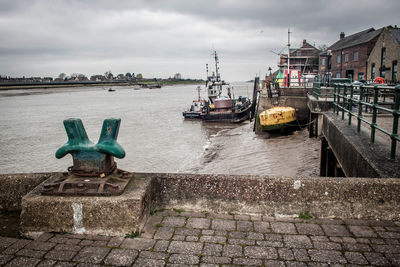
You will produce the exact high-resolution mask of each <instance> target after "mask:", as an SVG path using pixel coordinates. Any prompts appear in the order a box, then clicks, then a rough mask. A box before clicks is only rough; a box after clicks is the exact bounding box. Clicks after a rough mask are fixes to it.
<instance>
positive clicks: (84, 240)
mask: <svg viewBox="0 0 400 267" xmlns="http://www.w3.org/2000/svg"><path fill="white" fill-rule="evenodd" d="M93 243H94V240H87V239H83V240H81V242H79V245H81V246H91V245H92V244H93Z"/></svg>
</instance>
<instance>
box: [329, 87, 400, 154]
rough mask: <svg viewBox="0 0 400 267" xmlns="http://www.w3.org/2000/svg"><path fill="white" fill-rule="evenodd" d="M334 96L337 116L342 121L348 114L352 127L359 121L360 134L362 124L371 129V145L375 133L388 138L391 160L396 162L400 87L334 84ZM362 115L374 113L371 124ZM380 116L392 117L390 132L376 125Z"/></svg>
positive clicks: (334, 108) (334, 109)
mask: <svg viewBox="0 0 400 267" xmlns="http://www.w3.org/2000/svg"><path fill="white" fill-rule="evenodd" d="M333 97H334V100H333V112H334V113H336V114H337V115H338V116H339V113H340V112H341V117H342V120H344V119H345V114H347V116H348V122H349V125H351V121H352V118H353V117H354V118H356V119H357V132H360V131H361V123H362V122H364V123H366V124H367V125H369V126H370V131H371V143H374V142H375V134H376V130H379V131H380V132H382V133H384V134H385V135H387V136H389V137H390V139H391V150H390V158H391V159H395V157H396V146H397V142H399V141H400V138H399V135H398V126H399V116H400V110H399V106H400V84H398V85H396V86H379V85H375V86H364V85H362V86H354V85H350V84H342V83H340V84H334V93H333ZM389 107H390V108H389ZM363 112H364V115H365V113H368V114H371V115H372V121H369V120H367V119H366V118H365V116H363ZM378 113H386V114H392V115H393V124H392V131H391V132H389V131H388V130H385V129H383V128H382V127H381V126H379V125H378V124H377V117H378Z"/></svg>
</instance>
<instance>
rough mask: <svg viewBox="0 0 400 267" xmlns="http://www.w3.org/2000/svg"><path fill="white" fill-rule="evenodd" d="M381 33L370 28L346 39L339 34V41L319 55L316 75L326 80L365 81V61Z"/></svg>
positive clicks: (342, 34) (380, 30)
mask: <svg viewBox="0 0 400 267" xmlns="http://www.w3.org/2000/svg"><path fill="white" fill-rule="evenodd" d="M381 32H382V29H378V30H375V29H374V28H370V29H367V30H364V31H361V32H358V33H355V34H352V35H349V36H347V37H345V34H344V32H342V33H340V40H339V41H337V42H336V43H334V44H333V45H331V46H330V47H328V49H327V51H324V52H323V53H321V54H320V55H319V63H320V64H319V71H318V73H319V74H320V75H321V76H322V77H323V78H328V79H329V78H330V77H333V78H351V79H353V80H365V79H366V73H367V60H368V57H369V55H370V53H371V51H372V49H373V47H374V45H375V43H376V41H377V39H378V37H379V35H380V33H381ZM327 76H328V77H327Z"/></svg>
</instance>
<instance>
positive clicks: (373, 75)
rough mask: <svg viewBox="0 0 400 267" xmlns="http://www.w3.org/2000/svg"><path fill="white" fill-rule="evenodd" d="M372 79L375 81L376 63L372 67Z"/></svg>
mask: <svg viewBox="0 0 400 267" xmlns="http://www.w3.org/2000/svg"><path fill="white" fill-rule="evenodd" d="M371 79H372V80H373V79H375V63H372V65H371Z"/></svg>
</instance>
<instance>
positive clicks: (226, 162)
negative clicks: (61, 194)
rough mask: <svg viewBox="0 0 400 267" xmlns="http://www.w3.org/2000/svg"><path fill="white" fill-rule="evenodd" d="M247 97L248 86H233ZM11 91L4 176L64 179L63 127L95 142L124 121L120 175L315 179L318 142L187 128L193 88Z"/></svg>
mask: <svg viewBox="0 0 400 267" xmlns="http://www.w3.org/2000/svg"><path fill="white" fill-rule="evenodd" d="M234 86H235V92H236V94H238V95H239V94H241V95H247V92H246V91H247V90H246V87H247V86H248V87H249V88H252V85H251V84H245V83H243V84H236V85H234ZM114 88H115V89H116V91H115V92H108V91H107V89H108V88H102V87H94V88H69V89H35V90H34V91H30V90H12V91H4V92H0V128H1V131H0V155H1V158H2V161H0V172H1V173H16V172H43V171H64V170H66V169H67V167H68V166H70V165H71V164H72V160H71V158H70V156H66V157H65V158H63V159H61V160H57V159H56V158H55V157H54V153H55V151H56V150H57V149H58V148H59V147H60V146H61V145H62V144H63V143H64V142H65V141H66V140H67V136H66V133H65V130H64V128H63V124H62V121H63V120H64V119H66V118H71V117H77V118H81V119H82V121H83V123H84V126H85V128H86V131H87V133H88V136H89V138H90V139H91V140H92V141H93V142H97V140H98V138H99V135H100V131H101V126H102V122H103V120H104V119H105V118H109V117H119V118H121V119H122V122H121V127H120V133H119V137H118V142H119V143H120V144H121V145H122V146H123V147H124V149H125V150H126V155H127V156H126V157H125V158H124V159H117V162H118V167H119V168H122V169H126V170H129V171H137V172H139V171H140V172H194V173H227V174H265V175H299V174H300V175H301V174H304V175H310V174H311V175H316V174H317V169H318V155H319V152H318V149H319V142H318V140H317V139H309V138H308V137H307V136H308V135H307V132H306V131H298V132H295V133H293V134H291V135H288V136H281V137H274V138H268V139H266V138H263V137H259V136H256V135H255V134H254V133H253V131H252V129H253V125H252V124H250V123H248V122H247V123H244V124H219V123H205V122H201V121H187V120H186V121H185V120H183V117H182V111H183V110H185V109H186V108H187V107H188V106H189V105H190V103H191V101H192V100H193V99H194V98H196V97H197V92H196V90H195V89H196V85H185V86H167V87H163V88H162V89H152V90H149V89H143V90H133V88H131V87H114Z"/></svg>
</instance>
